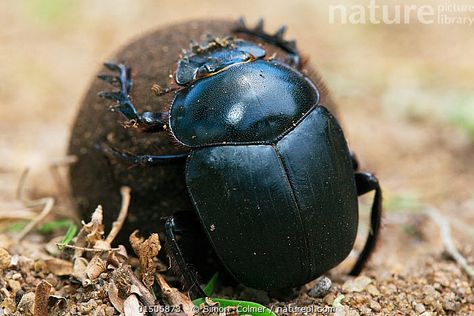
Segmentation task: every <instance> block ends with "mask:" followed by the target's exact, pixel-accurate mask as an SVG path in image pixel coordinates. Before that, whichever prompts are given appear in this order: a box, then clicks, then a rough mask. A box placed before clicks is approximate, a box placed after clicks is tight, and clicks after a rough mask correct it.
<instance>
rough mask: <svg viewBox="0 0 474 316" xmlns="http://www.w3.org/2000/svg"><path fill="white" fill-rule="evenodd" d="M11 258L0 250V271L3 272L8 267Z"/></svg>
mask: <svg viewBox="0 0 474 316" xmlns="http://www.w3.org/2000/svg"><path fill="white" fill-rule="evenodd" d="M11 260H12V257H11V256H10V254H9V253H8V251H6V250H5V249H4V248H0V270H5V269H6V268H8V267H9V266H10V262H11Z"/></svg>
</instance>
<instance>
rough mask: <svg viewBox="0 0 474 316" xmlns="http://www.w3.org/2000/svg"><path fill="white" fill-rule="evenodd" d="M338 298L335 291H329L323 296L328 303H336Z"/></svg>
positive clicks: (325, 302)
mask: <svg viewBox="0 0 474 316" xmlns="http://www.w3.org/2000/svg"><path fill="white" fill-rule="evenodd" d="M335 299H336V294H334V293H329V294H328V295H326V296H325V297H324V298H323V301H324V304H326V305H332V303H334V300H335Z"/></svg>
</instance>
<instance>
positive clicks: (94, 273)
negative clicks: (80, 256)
mask: <svg viewBox="0 0 474 316" xmlns="http://www.w3.org/2000/svg"><path fill="white" fill-rule="evenodd" d="M106 268H107V267H106V264H105V261H104V260H102V259H101V257H100V255H99V254H96V255H95V256H94V257H92V259H91V261H90V262H89V264H88V265H87V267H86V274H87V277H88V278H89V279H90V280H92V281H93V280H95V279H97V278H98V277H99V275H100V274H101V273H102V272H104V271H105V270H106Z"/></svg>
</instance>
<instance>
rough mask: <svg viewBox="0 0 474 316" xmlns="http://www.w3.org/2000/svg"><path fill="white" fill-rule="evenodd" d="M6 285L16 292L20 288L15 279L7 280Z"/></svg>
mask: <svg viewBox="0 0 474 316" xmlns="http://www.w3.org/2000/svg"><path fill="white" fill-rule="evenodd" d="M7 282H8V286H9V287H10V288H11V289H12V290H13V292H15V293H16V291H18V290H19V289H21V284H20V282H18V281H17V280H8V281H7Z"/></svg>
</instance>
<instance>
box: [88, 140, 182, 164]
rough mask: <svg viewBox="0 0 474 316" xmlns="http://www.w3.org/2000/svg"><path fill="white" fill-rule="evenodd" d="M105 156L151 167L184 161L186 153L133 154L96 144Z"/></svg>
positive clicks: (126, 162)
mask: <svg viewBox="0 0 474 316" xmlns="http://www.w3.org/2000/svg"><path fill="white" fill-rule="evenodd" d="M96 148H97V149H99V150H100V151H101V152H102V153H104V155H105V156H107V157H109V158H111V159H114V160H118V161H120V162H122V163H125V164H128V165H131V166H142V167H153V166H162V165H169V164H174V163H184V162H185V161H186V158H187V157H188V154H176V155H159V156H155V155H134V154H130V153H127V152H124V151H119V150H116V149H114V148H112V147H110V146H108V145H106V144H100V145H96Z"/></svg>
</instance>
